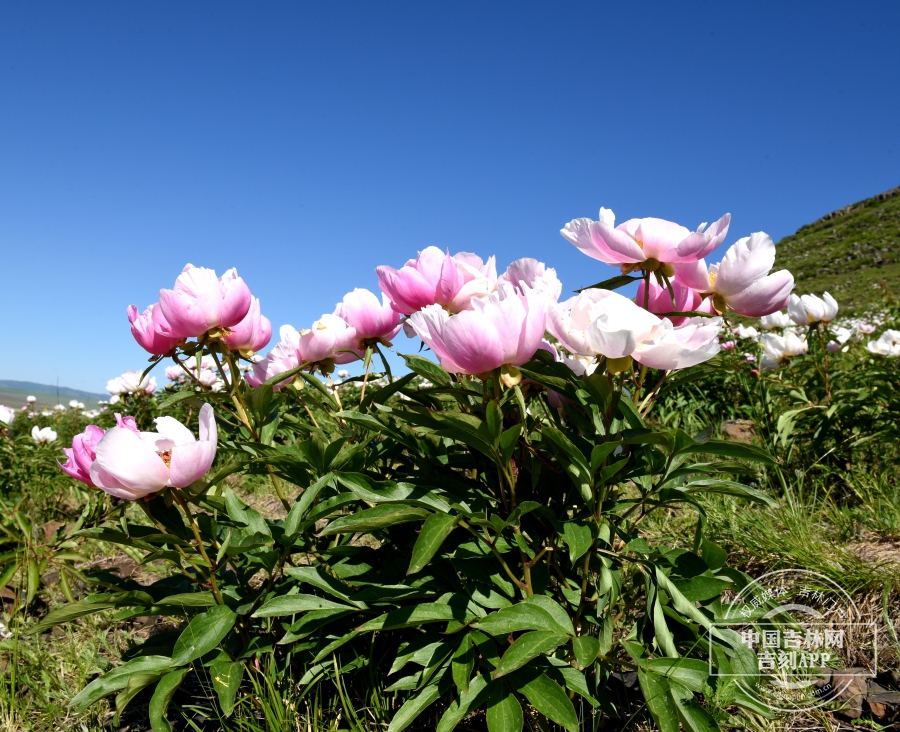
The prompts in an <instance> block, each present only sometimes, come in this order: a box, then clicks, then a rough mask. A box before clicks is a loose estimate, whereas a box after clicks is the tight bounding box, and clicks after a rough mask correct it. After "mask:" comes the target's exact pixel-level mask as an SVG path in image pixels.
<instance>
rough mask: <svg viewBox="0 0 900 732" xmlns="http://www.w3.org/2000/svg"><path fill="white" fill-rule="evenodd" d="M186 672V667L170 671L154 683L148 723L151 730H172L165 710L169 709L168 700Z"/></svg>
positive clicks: (160, 731)
mask: <svg viewBox="0 0 900 732" xmlns="http://www.w3.org/2000/svg"><path fill="white" fill-rule="evenodd" d="M187 672H188V669H186V668H179V669H176V670H175V671H170V672H169V673H167V674H166V675H165V676H163V677H162V679H160V682H159V683H158V684H157V685H156V689H155V690H154V691H153V696H152V698H151V699H150V724H151V726H152V727H153V732H172V725H171V724H169V720H168V718H167V717H166V712H167V711H168V709H169V702H171V701H172V697H173V696H175V692H176V691H178V687H179V686H181V682H182V681H183V680H184V677H185V674H187Z"/></svg>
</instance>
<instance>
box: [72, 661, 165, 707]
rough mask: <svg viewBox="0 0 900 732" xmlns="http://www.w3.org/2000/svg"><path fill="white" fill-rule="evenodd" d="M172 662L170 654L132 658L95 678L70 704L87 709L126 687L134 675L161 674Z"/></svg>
mask: <svg viewBox="0 0 900 732" xmlns="http://www.w3.org/2000/svg"><path fill="white" fill-rule="evenodd" d="M171 663H172V659H170V658H169V657H168V656H140V657H138V658H135V659H132V660H131V661H128V662H126V663H123V664H122V665H121V666H119V667H117V668H114V669H113V670H112V671H108V672H107V673H105V674H104V675H103V676H101V677H100V678H99V679H94V680H93V681H92V682H91V683H90V684H88V685H87V686H85V687H84V688H83V689H82V690H81V691H80V692H78V694H76V695H75V697H74V698H73V699H72V701H70V702H69V706H72V707H75V708H76V709H77V710H81V709H85V708H86V707H89V706H90V705H91V704H93V703H94V702H95V701H97V700H98V699H102V698H103V697H104V696H107V695H109V694H112V693H113V692H114V691H118V690H119V689H124V688H125V686H126V685H127V684H128V679H129V678H131V677H132V676H134V675H136V674H144V673H148V674H153V673H157V674H159V673H162V672H163V671H164V670H168V669H169V667H170V666H171Z"/></svg>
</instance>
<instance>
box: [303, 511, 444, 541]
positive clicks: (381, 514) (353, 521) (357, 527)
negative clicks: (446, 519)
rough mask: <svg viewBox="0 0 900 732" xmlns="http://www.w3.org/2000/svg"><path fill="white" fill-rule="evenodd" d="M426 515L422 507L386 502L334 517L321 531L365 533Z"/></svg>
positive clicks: (422, 517)
mask: <svg viewBox="0 0 900 732" xmlns="http://www.w3.org/2000/svg"><path fill="white" fill-rule="evenodd" d="M428 515H429V512H428V511H426V510H425V509H424V508H417V507H415V506H403V505H401V504H392V503H386V504H383V505H381V506H375V507H374V508H367V509H364V510H362V511H357V512H356V513H354V514H351V515H350V516H342V517H341V518H339V519H335V520H334V521H332V522H331V523H330V524H328V526H326V527H325V529H324V530H323V531H322V532H321V533H322V536H330V535H331V534H355V533H366V532H369V531H377V530H379V529H384V528H387V527H388V526H395V525H397V524H405V523H409V522H411V521H421V520H422V519H424V518H426V517H427V516H428Z"/></svg>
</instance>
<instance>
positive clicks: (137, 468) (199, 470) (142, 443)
mask: <svg viewBox="0 0 900 732" xmlns="http://www.w3.org/2000/svg"><path fill="white" fill-rule="evenodd" d="M154 421H155V422H156V429H157V431H156V432H139V431H138V429H137V427H136V426H135V424H134V420H133V419H129V418H128V417H126V418H124V419H123V418H121V417H120V415H118V414H117V415H116V422H117V426H116V427H112V428H110V429H109V430H107V432H106V434H105V435H103V437H102V439H101V440H100V441H99V442H98V443H97V446H96V450H95V459H94V461H93V463H92V464H91V468H90V478H91V482H93V484H94V485H96V486H97V487H98V488H101V489H102V490H104V491H106V492H107V493H109V494H111V495H113V496H116V497H118V498H124V499H126V500H129V501H134V500H136V499H138V498H141V497H143V496H147V495H150V494H151V493H157V492H159V491H161V490H163V489H164V488H166V487H167V486H171V487H175V488H185V487H187V486H189V485H190V484H191V483H194V482H195V481H197V480H199V479H200V478H202V477H203V476H204V475H205V474H206V471H207V470H209V468H210V466H211V465H212V463H213V460H214V459H215V457H216V442H217V440H218V436H217V431H216V418H215V414H214V413H213V408H212V407H211V406H210V405H209V404H204V405H203V407H201V409H200V439H199V440H198V439H197V438H195V437H194V435H193V433H192V432H191V431H190V430H189V429H188V428H187V427H185V426H184V425H183V424H181V423H180V422H179V421H178V420H176V419H175V418H173V417H157V418H156V419H155V420H154Z"/></svg>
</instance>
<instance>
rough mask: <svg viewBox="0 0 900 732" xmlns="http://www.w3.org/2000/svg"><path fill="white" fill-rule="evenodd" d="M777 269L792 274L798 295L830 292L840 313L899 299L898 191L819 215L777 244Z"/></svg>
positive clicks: (852, 311)
mask: <svg viewBox="0 0 900 732" xmlns="http://www.w3.org/2000/svg"><path fill="white" fill-rule="evenodd" d="M775 268H776V269H782V268H785V269H789V270H790V271H791V272H793V274H794V278H795V280H796V283H797V286H796V288H795V290H794V291H795V292H796V293H797V294H800V295H802V294H805V293H809V292H812V293H815V294H818V295H821V294H822V292H825V291H827V292H830V293H831V294H832V295H834V297H835V299H836V300H837V301H838V303H839V304H840V306H841V313H842V314H847V315H849V314H853V313H857V314H860V313H863V312H865V311H866V310H870V309H872V308H877V307H878V306H879V305H881V304H882V303H883V302H884V296H885V290H884V287H883V286H886V287H887V291H888V292H890V293H891V295H892V296H893V297H894V298H895V299H896V298H897V297H898V296H900V188H893V189H891V190H889V191H885V192H884V193H880V194H878V195H877V196H873V197H872V198H867V199H866V200H864V201H860V202H859V203H853V204H850V205H849V206H845V207H844V208H841V209H838V210H837V211H833V212H832V213H830V214H828V215H827V216H823V217H822V218H821V219H819V220H818V221H815V222H813V223H812V224H808V225H806V226H804V227H802V228H801V229H800V230H799V231H798V232H797V233H796V234H792V235H791V236H787V237H785V238H784V239H782V240H781V241H780V242H778V245H777V255H776V259H775Z"/></svg>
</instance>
